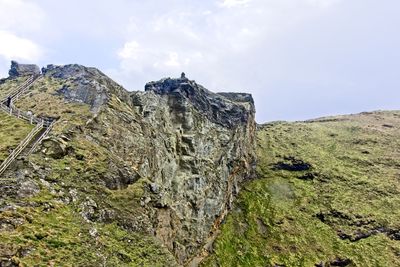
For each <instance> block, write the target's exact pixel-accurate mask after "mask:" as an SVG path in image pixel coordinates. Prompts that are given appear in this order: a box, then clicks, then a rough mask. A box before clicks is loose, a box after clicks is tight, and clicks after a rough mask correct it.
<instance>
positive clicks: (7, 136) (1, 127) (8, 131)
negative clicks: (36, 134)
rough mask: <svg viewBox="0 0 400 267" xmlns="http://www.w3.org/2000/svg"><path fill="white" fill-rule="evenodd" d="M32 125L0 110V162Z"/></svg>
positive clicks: (27, 132)
mask: <svg viewBox="0 0 400 267" xmlns="http://www.w3.org/2000/svg"><path fill="white" fill-rule="evenodd" d="M32 129H33V125H30V124H29V123H27V122H24V121H22V120H20V119H17V118H15V117H13V116H10V115H8V114H6V113H5V112H3V111H0V162H1V161H3V160H5V159H6V158H7V156H8V155H9V154H10V151H12V150H13V149H14V148H16V147H17V146H18V144H19V143H20V142H21V141H22V140H23V139H24V138H25V137H26V136H27V135H28V134H29V132H30V131H31V130H32Z"/></svg>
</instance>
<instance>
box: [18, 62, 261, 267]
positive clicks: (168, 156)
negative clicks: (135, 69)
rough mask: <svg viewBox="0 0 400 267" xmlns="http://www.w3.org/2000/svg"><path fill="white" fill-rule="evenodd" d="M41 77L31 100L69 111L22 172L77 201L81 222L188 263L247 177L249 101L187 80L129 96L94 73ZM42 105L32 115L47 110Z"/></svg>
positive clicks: (49, 72)
mask: <svg viewBox="0 0 400 267" xmlns="http://www.w3.org/2000/svg"><path fill="white" fill-rule="evenodd" d="M42 72H43V75H44V77H42V78H40V79H39V81H37V82H36V84H37V88H38V89H37V91H33V92H32V94H31V96H30V97H32V99H50V100H49V103H60V102H57V101H63V102H61V103H63V105H65V106H68V109H65V113H59V120H58V125H59V126H58V127H59V128H58V129H59V130H58V132H57V133H55V132H56V131H53V134H52V136H50V138H49V139H48V140H46V141H45V142H44V143H43V145H42V147H41V154H42V158H45V161H41V158H40V157H36V158H35V159H33V161H34V162H32V163H33V166H37V168H36V169H35V170H33V169H31V170H30V171H28V173H32V176H33V177H34V179H37V180H39V179H44V180H46V181H49V182H51V183H57V185H58V186H59V187H61V188H64V189H62V191H63V192H65V193H64V194H69V193H68V192H72V191H71V190H74V191H73V192H76V194H75V195H77V196H84V197H80V198H76V197H74V196H71V198H72V199H76V201H72V203H73V205H75V206H76V207H78V208H77V209H78V212H81V211H82V210H83V211H85V216H84V219H85V221H87V222H89V221H96V222H99V223H110V222H112V223H113V222H116V223H117V224H118V225H119V226H120V227H122V228H124V229H127V230H129V231H132V232H140V233H146V234H148V235H151V236H153V237H156V238H157V239H159V240H160V241H161V242H162V243H163V244H164V245H165V246H166V247H167V248H168V249H169V251H170V252H172V253H173V255H174V256H175V258H176V260H177V262H178V263H179V264H185V263H186V264H187V263H188V262H191V260H192V259H193V258H194V257H196V256H197V255H198V254H199V253H200V252H201V251H202V249H203V246H204V245H205V243H206V242H208V238H209V237H210V236H211V235H212V234H213V232H215V230H217V228H218V227H219V225H220V224H221V222H222V221H223V219H224V217H225V215H226V213H227V211H228V210H229V209H230V207H231V204H232V201H233V200H234V198H235V195H236V194H237V193H238V192H239V190H240V185H241V183H242V182H243V181H245V180H247V179H250V178H251V177H252V175H253V171H254V167H255V159H256V156H255V131H256V124H255V120H254V116H255V108H254V103H253V99H252V97H251V95H249V94H243V93H220V94H215V93H212V92H210V91H209V90H207V89H205V88H204V87H203V86H201V85H199V84H197V83H196V82H194V81H191V80H189V79H188V78H186V77H185V75H182V76H181V78H178V79H171V78H167V79H162V80H160V81H156V82H150V83H148V84H146V86H145V91H144V92H143V91H141V92H128V91H126V90H125V89H123V88H122V87H121V86H119V85H118V84H116V83H115V82H113V81H112V80H111V79H109V78H108V77H106V76H105V75H104V74H102V73H101V72H100V71H98V70H97V69H94V68H87V67H83V66H80V65H66V66H54V65H49V66H47V68H44V69H43V70H42ZM50 84H51V85H52V86H53V87H54V88H51V89H50V88H49V85H50ZM22 101H23V100H22ZM28 103H29V102H28ZM45 103H47V102H43V101H42V102H38V103H37V105H36V106H35V107H32V111H33V112H34V113H39V112H41V113H43V114H46V112H51V111H52V109H51V108H52V107H51V105H46V104H45ZM47 106H49V107H47ZM82 106H85V107H87V106H89V108H90V112H89V115H85V116H86V117H85V119H84V121H85V122H82V123H81V122H79V121H80V119H79V116H80V114H79V112H80V111H79V112H78V111H76V108H78V107H82ZM29 107H30V106H29ZM30 108H31V107H30ZM47 108H48V111H47ZM79 110H84V109H79ZM71 114H76V115H75V116H74V117H73V116H71ZM87 116H89V117H90V119H87V118H88V117H87ZM71 123H74V124H71ZM55 127H56V128H57V125H56V126H55ZM35 160H36V161H35ZM60 166H63V167H62V168H61V167H60ZM35 177H36V178H35ZM93 184H94V186H93V187H95V188H96V190H93V191H91V190H90V188H91V186H92V185H93ZM132 192H133V193H132ZM110 194H111V195H112V196H113V198H110V199H107V198H108V197H110ZM123 194H134V195H135V196H136V195H137V196H138V201H137V202H135V201H136V198H135V196H123ZM119 198H123V199H129V200H131V199H134V200H132V201H130V202H129V204H128V203H126V202H124V201H119V200H118V199H119ZM85 199H86V200H87V199H91V202H90V205H87V203H86V202H87V201H86V202H85ZM121 203H122V204H121ZM124 205H129V206H124ZM89 206H90V209H89V208H85V209H84V208H82V207H89ZM81 215H82V214H81ZM82 216H83V215H82Z"/></svg>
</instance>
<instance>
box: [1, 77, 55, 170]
mask: <svg viewBox="0 0 400 267" xmlns="http://www.w3.org/2000/svg"><path fill="white" fill-rule="evenodd" d="M39 77H40V76H31V77H30V78H28V80H26V81H25V82H24V83H23V84H22V85H20V86H19V87H18V88H17V89H15V90H14V91H12V92H11V93H10V94H9V95H8V96H7V97H6V98H4V99H3V100H1V102H0V110H1V111H4V112H7V114H9V115H10V116H14V117H16V118H18V119H22V120H25V121H27V122H29V123H30V124H34V125H36V126H35V128H33V129H32V131H31V132H30V133H29V134H28V135H27V136H26V137H25V138H24V140H22V141H21V142H20V143H19V145H18V146H17V147H16V148H15V149H14V150H13V151H12V152H11V153H10V155H9V156H8V157H7V158H6V159H5V160H4V161H3V162H2V163H1V165H0V176H1V175H2V174H3V173H4V172H5V170H6V169H7V168H8V167H9V166H10V165H11V164H12V163H13V162H14V161H15V160H16V159H17V158H18V156H19V155H20V154H21V153H22V152H24V155H26V156H28V155H30V154H32V153H33V152H34V151H35V150H36V148H37V147H38V145H39V144H40V143H41V142H42V140H43V139H44V138H45V137H46V136H47V134H48V133H49V132H50V131H51V129H52V127H53V125H54V123H55V120H53V119H47V118H39V117H36V116H34V115H33V114H32V113H30V112H25V111H22V110H20V109H18V108H16V107H15V106H14V105H12V103H14V102H15V101H16V100H17V99H18V98H19V97H20V96H22V95H23V94H24V93H26V92H27V91H28V89H29V88H30V87H31V86H32V85H33V83H34V82H35V81H36V80H37V79H38V78H39ZM9 99H11V101H10V102H11V105H7V104H5V103H7V102H8V101H9Z"/></svg>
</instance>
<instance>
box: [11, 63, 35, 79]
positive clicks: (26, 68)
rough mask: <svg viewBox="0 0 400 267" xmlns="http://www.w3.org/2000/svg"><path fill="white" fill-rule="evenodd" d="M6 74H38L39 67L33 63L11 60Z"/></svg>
mask: <svg viewBox="0 0 400 267" xmlns="http://www.w3.org/2000/svg"><path fill="white" fill-rule="evenodd" d="M8 74H9V75H10V77H19V76H28V75H39V74H40V69H39V67H38V66H37V65H34V64H19V63H18V62H16V61H11V68H10V71H9V72H8Z"/></svg>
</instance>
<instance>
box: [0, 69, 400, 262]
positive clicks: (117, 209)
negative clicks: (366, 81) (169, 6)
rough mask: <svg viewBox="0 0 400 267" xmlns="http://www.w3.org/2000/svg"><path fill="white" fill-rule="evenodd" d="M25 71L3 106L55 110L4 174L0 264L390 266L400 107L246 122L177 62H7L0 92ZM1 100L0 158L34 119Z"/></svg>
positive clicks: (240, 102) (397, 256)
mask: <svg viewBox="0 0 400 267" xmlns="http://www.w3.org/2000/svg"><path fill="white" fill-rule="evenodd" d="M32 75H33V76H32ZM28 77H34V78H35V80H34V83H33V84H32V86H30V87H28V88H27V90H26V91H22V94H21V95H20V96H19V98H15V101H14V100H13V101H12V105H13V108H15V107H16V108H18V109H19V110H20V111H23V112H30V114H32V115H34V116H35V118H42V119H43V118H46V119H51V121H53V120H54V122H55V124H54V127H52V128H51V131H50V132H49V135H47V136H46V137H45V138H44V139H43V142H41V144H40V146H39V147H38V148H39V149H37V150H34V153H33V154H29V153H21V155H20V156H19V157H18V158H17V160H16V161H15V162H13V164H12V165H11V166H10V167H8V168H7V169H6V171H5V172H4V173H3V174H2V175H1V177H0V267H10V266H12V267H14V266H191V267H195V266H198V265H199V264H200V265H202V266H362V267H364V266H385V267H386V266H389V267H390V266H400V244H399V240H400V220H399V219H400V211H399V210H398V209H397V207H398V205H399V204H400V194H399V193H400V180H399V178H400V149H399V147H400V112H399V111H380V112H369V113H361V114H357V115H348V116H336V117H327V118H321V119H316V120H310V121H305V122H294V123H288V122H273V123H268V124H265V125H258V126H257V125H256V123H255V120H254V117H255V107H254V102H253V99H252V96H251V95H249V94H246V93H213V92H211V91H209V90H207V89H206V88H204V87H203V86H202V85H200V84H198V83H196V82H195V81H193V80H190V79H188V78H186V77H185V75H184V74H182V76H181V77H180V78H164V79H161V80H159V81H152V82H149V83H147V84H146V85H145V86H144V89H145V90H144V91H137V92H135V91H134V92H129V91H127V90H125V89H124V88H123V87H122V86H120V85H118V84H117V83H115V82H114V81H112V80H111V79H110V78H109V77H107V76H106V75H104V74H103V73H102V72H101V71H99V70H97V69H96V68H89V67H85V66H81V65H76V64H72V65H65V66H55V65H48V66H47V67H45V68H43V69H42V71H40V70H39V67H37V66H35V65H21V64H18V63H17V62H12V66H11V70H10V77H8V78H6V79H1V80H0V96H1V99H4V98H6V99H7V98H8V96H10V95H12V94H11V92H13V91H14V90H15V89H16V88H19V86H21V85H23V84H24V82H25V81H30V80H28ZM32 79H33V78H32ZM1 108H2V110H1V112H0V126H1V127H0V137H1V138H0V162H4V161H5V159H6V157H8V156H9V155H10V153H11V151H12V150H13V149H15V147H17V146H18V144H19V143H20V142H21V141H22V140H23V139H24V138H25V137H26V136H27V134H28V133H29V132H30V131H31V130H32V129H33V128H34V125H32V124H30V122H32V120H30V121H29V120H25V121H24V120H21V119H20V117H19V118H16V117H15V116H10V115H9V112H5V111H4V110H7V108H5V106H4V105H3V106H1ZM8 111H9V110H8ZM18 114H19V113H18ZM26 114H27V113H26ZM38 121H41V120H38ZM33 140H35V139H33ZM28 147H29V146H28Z"/></svg>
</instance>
